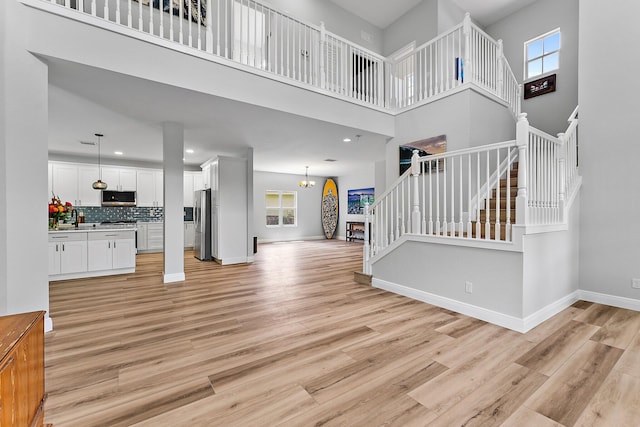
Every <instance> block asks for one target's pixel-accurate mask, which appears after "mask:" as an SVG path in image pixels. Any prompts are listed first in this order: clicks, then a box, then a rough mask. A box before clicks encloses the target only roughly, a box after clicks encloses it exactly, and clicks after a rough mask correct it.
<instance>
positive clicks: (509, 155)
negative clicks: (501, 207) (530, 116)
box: [505, 147, 511, 242]
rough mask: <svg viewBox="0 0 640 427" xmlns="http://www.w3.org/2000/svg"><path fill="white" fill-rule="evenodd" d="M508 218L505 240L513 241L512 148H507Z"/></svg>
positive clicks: (506, 199)
mask: <svg viewBox="0 0 640 427" xmlns="http://www.w3.org/2000/svg"><path fill="white" fill-rule="evenodd" d="M505 201H506V207H507V218H506V221H507V222H506V225H505V240H506V241H507V242H510V241H511V147H509V148H507V196H506V198H505Z"/></svg>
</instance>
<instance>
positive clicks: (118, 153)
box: [113, 151, 124, 156]
mask: <svg viewBox="0 0 640 427" xmlns="http://www.w3.org/2000/svg"><path fill="white" fill-rule="evenodd" d="M113 154H115V155H116V156H122V155H123V154H124V153H123V152H122V151H114V152H113Z"/></svg>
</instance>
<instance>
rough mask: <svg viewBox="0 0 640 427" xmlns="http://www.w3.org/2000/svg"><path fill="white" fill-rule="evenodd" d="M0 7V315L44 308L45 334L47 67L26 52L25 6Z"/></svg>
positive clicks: (47, 325) (5, 4)
mask: <svg viewBox="0 0 640 427" xmlns="http://www.w3.org/2000/svg"><path fill="white" fill-rule="evenodd" d="M0 3H1V4H0V28H2V31H0V45H2V46H3V49H0V200H2V203H1V204H0V215H1V217H2V221H0V315H8V314H15V313H23V312H28V311H36V310H46V311H47V314H46V315H45V330H51V328H52V326H53V325H52V321H51V319H50V318H49V313H48V310H49V281H48V270H47V261H46V260H47V247H48V244H47V238H48V236H47V230H48V227H47V215H48V214H47V211H46V209H45V207H46V203H47V200H48V199H49V198H50V196H49V194H48V192H47V159H48V146H47V134H48V116H49V111H48V96H49V93H48V87H49V85H48V68H47V65H46V64H44V63H43V62H42V61H40V59H38V58H36V57H35V56H33V55H32V54H30V53H29V52H28V51H27V46H26V44H27V40H28V39H29V37H28V34H27V33H28V27H29V26H28V25H25V22H26V19H27V18H26V17H25V16H23V15H24V13H23V11H24V10H25V6H24V5H23V4H21V3H19V2H14V1H8V2H7V1H2V2H0ZM25 147H28V149H25Z"/></svg>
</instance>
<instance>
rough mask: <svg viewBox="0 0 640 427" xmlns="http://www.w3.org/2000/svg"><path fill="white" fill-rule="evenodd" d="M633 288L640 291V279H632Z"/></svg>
mask: <svg viewBox="0 0 640 427" xmlns="http://www.w3.org/2000/svg"><path fill="white" fill-rule="evenodd" d="M631 287H632V288H633V289H640V279H635V278H634V279H631Z"/></svg>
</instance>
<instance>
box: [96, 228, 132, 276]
mask: <svg viewBox="0 0 640 427" xmlns="http://www.w3.org/2000/svg"><path fill="white" fill-rule="evenodd" d="M87 254H88V255H87V265H88V267H87V269H88V271H99V270H113V269H120V268H132V267H135V265H136V248H135V240H134V232H133V231H107V232H95V233H89V236H88V242H87Z"/></svg>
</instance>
